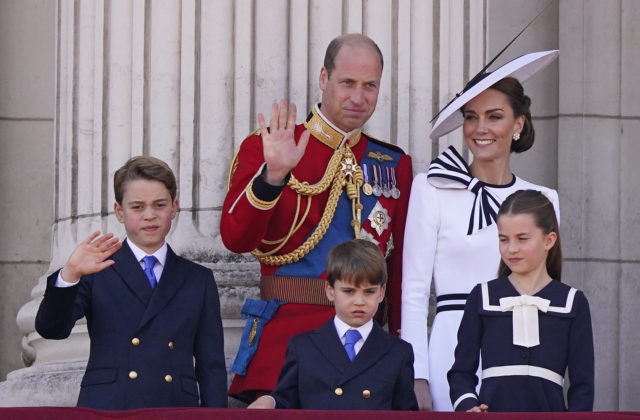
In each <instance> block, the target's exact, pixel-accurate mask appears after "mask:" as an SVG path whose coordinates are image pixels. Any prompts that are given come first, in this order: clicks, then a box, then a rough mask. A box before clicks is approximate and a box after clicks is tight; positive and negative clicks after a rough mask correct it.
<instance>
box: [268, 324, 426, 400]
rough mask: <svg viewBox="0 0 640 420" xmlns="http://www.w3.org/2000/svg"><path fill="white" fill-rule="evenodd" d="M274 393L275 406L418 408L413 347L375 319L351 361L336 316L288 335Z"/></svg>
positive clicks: (272, 394)
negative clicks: (316, 325) (309, 329)
mask: <svg viewBox="0 0 640 420" xmlns="http://www.w3.org/2000/svg"><path fill="white" fill-rule="evenodd" d="M271 396H272V397H273V398H274V399H275V400H276V407H277V408H302V409H323V410H327V409H330V410H331V409H333V410H353V409H360V410H417V409H418V403H417V401H416V396H415V393H414V391H413V350H412V348H411V345H410V344H408V343H406V342H405V341H402V340H401V339H399V338H396V337H393V336H391V335H389V334H387V333H386V332H385V331H384V330H383V329H382V328H380V326H378V324H376V323H375V322H374V324H373V329H372V330H371V333H370V334H369V336H368V337H367V340H366V341H365V342H364V345H363V346H362V348H361V349H360V351H359V352H358V354H357V355H356V358H355V359H353V361H350V360H349V357H348V356H347V353H346V352H345V350H344V347H343V346H342V342H341V341H340V338H339V337H338V333H337V332H336V329H335V325H334V323H333V318H332V319H331V320H329V321H328V322H327V323H325V324H324V325H323V326H321V327H320V328H318V329H316V330H313V331H310V332H308V333H304V334H300V335H297V336H295V337H293V338H292V339H291V340H290V341H289V345H288V346H287V355H286V359H285V362H284V365H283V367H282V370H281V371H280V377H279V378H278V384H277V385H276V388H275V389H274V391H273V392H272V393H271Z"/></svg>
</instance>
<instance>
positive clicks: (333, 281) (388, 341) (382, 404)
mask: <svg viewBox="0 0 640 420" xmlns="http://www.w3.org/2000/svg"><path fill="white" fill-rule="evenodd" d="M386 281H387V269H386V264H385V260H384V257H383V256H382V253H381V252H380V249H378V247H377V246H376V245H374V244H373V243H371V242H369V241H366V240H361V239H355V240H351V241H348V242H344V243H342V244H340V245H337V246H336V247H334V248H333V249H332V250H331V252H330V253H329V257H328V262H327V280H326V281H325V291H326V294H327V297H328V298H329V300H330V301H332V302H333V304H334V306H335V310H336V316H335V317H334V318H333V319H331V320H329V321H328V322H327V323H326V324H324V325H323V326H321V327H320V328H318V329H316V330H313V331H310V332H308V333H304V334H300V335H297V336H295V337H293V338H292V339H291V340H290V341H289V345H288V346H287V354H286V358H285V362H284V365H283V366H282V370H281V371H280V376H279V378H278V384H277V385H276V387H275V389H274V390H273V392H272V393H271V394H270V395H265V396H262V397H260V398H258V399H257V400H256V401H255V402H254V403H253V404H251V405H250V406H249V408H302V409H323V410H351V409H359V410H417V409H418V403H417V401H416V396H415V393H414V391H413V350H412V348H411V345H409V344H408V343H406V342H404V341H402V340H401V339H399V338H397V337H393V336H391V335H390V334H388V333H386V332H385V331H384V330H383V329H382V328H381V327H380V326H378V324H376V323H375V322H374V321H373V316H374V314H375V313H376V311H377V309H378V304H379V303H380V302H382V299H383V298H384V292H385V285H386Z"/></svg>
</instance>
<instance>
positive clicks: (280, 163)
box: [258, 99, 311, 185]
mask: <svg viewBox="0 0 640 420" xmlns="http://www.w3.org/2000/svg"><path fill="white" fill-rule="evenodd" d="M258 124H259V125H260V133H261V135H262V148H263V151H264V161H265V162H266V163H267V170H266V174H265V177H266V181H267V182H268V183H269V184H271V185H282V183H283V181H284V179H285V177H286V176H287V174H288V173H289V171H291V170H292V169H293V168H295V167H296V165H297V164H298V162H300V159H302V155H304V151H305V149H306V148H307V144H308V143H309V136H310V135H311V133H310V132H309V130H305V131H304V133H302V135H301V136H300V139H299V140H298V144H296V142H295V139H294V132H295V127H296V106H295V104H291V106H290V107H289V113H288V116H287V101H285V100H284V99H282V100H280V105H278V104H277V103H274V104H273V105H272V106H271V126H270V127H269V128H270V130H267V126H266V125H265V120H264V115H262V114H258Z"/></svg>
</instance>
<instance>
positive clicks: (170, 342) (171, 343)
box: [168, 341, 173, 350]
mask: <svg viewBox="0 0 640 420" xmlns="http://www.w3.org/2000/svg"><path fill="white" fill-rule="evenodd" d="M168 346H169V348H170V349H171V350H173V341H169V344H168Z"/></svg>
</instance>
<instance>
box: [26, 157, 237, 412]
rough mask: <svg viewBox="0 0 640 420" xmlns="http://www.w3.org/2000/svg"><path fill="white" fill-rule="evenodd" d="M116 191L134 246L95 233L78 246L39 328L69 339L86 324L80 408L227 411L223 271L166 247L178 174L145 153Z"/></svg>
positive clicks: (50, 290) (117, 181)
mask: <svg viewBox="0 0 640 420" xmlns="http://www.w3.org/2000/svg"><path fill="white" fill-rule="evenodd" d="M113 184H114V185H113V187H114V191H115V197H116V202H115V205H114V209H115V214H116V217H117V218H118V221H120V223H123V224H124V227H125V230H126V233H127V238H126V240H124V241H123V242H119V240H118V239H117V238H114V236H113V234H107V235H103V236H101V237H99V236H100V232H94V233H93V234H91V235H90V236H89V237H88V238H87V239H86V240H85V241H83V242H82V243H80V245H78V247H77V248H76V249H75V250H74V251H73V253H72V254H71V256H70V257H69V260H68V261H67V263H66V264H65V265H64V267H63V268H62V270H59V271H58V272H56V273H54V274H52V275H51V276H49V278H48V279H47V289H46V292H45V297H44V299H43V300H42V303H41V304H40V308H39V310H38V314H37V316H36V331H38V333H40V335H42V336H43V337H44V338H52V339H63V338H66V337H68V336H69V334H70V333H71V329H72V328H73V326H74V324H75V322H76V321H77V320H78V319H80V318H82V317H86V319H87V329H88V331H89V337H90V340H91V345H90V353H89V361H88V364H87V368H86V371H85V374H84V377H83V379H82V383H81V386H80V395H79V397H78V405H79V406H85V407H92V408H98V409H112V410H122V409H130V408H142V407H162V406H197V405H203V406H213V407H226V406H227V395H226V390H227V371H226V368H225V359H224V346H223V332H222V321H221V318H220V301H219V297H218V289H217V287H216V284H215V281H214V279H213V273H212V272H211V270H209V269H207V268H205V267H203V266H200V265H198V264H195V263H193V262H191V261H189V260H186V259H184V258H181V257H179V256H177V255H176V254H175V253H174V252H173V251H172V250H171V248H170V247H169V246H168V245H167V243H166V241H165V237H166V235H167V233H168V232H169V230H170V229H171V222H172V220H173V218H174V217H175V215H176V212H177V211H178V199H177V197H176V193H177V184H176V179H175V176H174V174H173V172H172V171H171V169H170V168H169V166H167V164H166V163H164V162H163V161H161V160H159V159H155V158H152V157H143V156H139V157H134V158H132V159H130V160H129V161H128V162H127V163H126V164H125V165H124V166H123V167H122V168H120V169H118V170H117V171H116V173H115V175H114V183H113ZM194 362H195V366H194Z"/></svg>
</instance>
